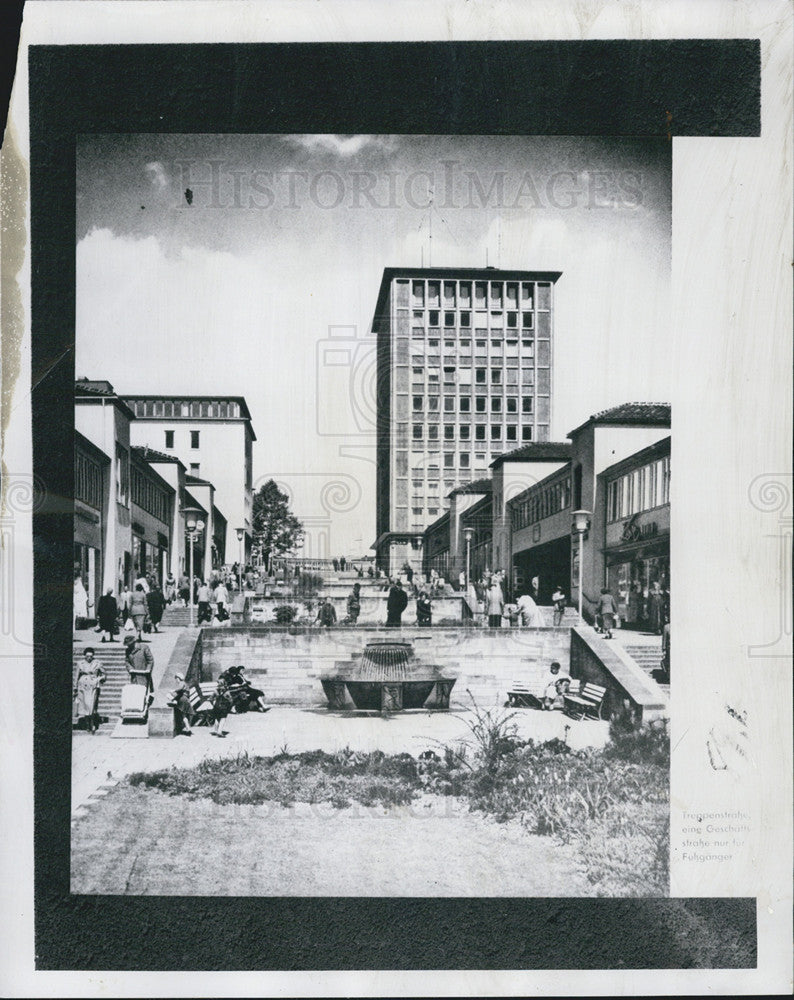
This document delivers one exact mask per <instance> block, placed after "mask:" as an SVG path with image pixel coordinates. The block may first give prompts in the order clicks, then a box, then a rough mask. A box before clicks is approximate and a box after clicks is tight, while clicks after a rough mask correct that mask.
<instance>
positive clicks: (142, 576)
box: [132, 572, 149, 594]
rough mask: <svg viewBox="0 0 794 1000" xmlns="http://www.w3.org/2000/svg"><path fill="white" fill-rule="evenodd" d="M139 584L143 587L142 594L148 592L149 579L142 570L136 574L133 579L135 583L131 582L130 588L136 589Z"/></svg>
mask: <svg viewBox="0 0 794 1000" xmlns="http://www.w3.org/2000/svg"><path fill="white" fill-rule="evenodd" d="M139 584H140V586H141V587H142V588H143V592H144V594H148V593H149V581H148V580H147V579H146V574H145V573H144V572H141V573H139V574H138V576H137V578H136V580H135V583H134V584H133V587H132V589H133V590H136V589H137V587H138V585H139Z"/></svg>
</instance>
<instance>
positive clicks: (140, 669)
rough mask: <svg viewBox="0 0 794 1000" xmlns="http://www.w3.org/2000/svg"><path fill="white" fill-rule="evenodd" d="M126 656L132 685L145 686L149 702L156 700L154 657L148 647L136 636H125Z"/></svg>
mask: <svg viewBox="0 0 794 1000" xmlns="http://www.w3.org/2000/svg"><path fill="white" fill-rule="evenodd" d="M124 655H125V659H126V664H127V673H128V674H129V676H130V684H144V685H145V686H146V693H147V696H148V699H149V701H150V702H151V701H152V699H153V698H154V683H153V681H152V671H153V670H154V656H153V655H152V651H151V649H149V647H148V646H144V645H142V643H141V641H140V640H139V639H136V638H135V636H134V635H125V636H124Z"/></svg>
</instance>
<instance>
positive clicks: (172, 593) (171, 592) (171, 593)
mask: <svg viewBox="0 0 794 1000" xmlns="http://www.w3.org/2000/svg"><path fill="white" fill-rule="evenodd" d="M175 600H176V580H175V578H174V574H173V573H169V574H168V576H167V577H166V578H165V603H166V604H167V605H168V606H169V607H170V606H171V605H172V604H173V603H174V601H175Z"/></svg>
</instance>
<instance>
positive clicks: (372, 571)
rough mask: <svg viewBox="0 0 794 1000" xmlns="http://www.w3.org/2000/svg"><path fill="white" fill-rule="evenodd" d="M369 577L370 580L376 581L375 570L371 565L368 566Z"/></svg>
mask: <svg viewBox="0 0 794 1000" xmlns="http://www.w3.org/2000/svg"><path fill="white" fill-rule="evenodd" d="M367 576H368V577H369V578H370V580H372V579H374V577H375V570H374V569H373V568H372V566H371V565H370V566H367Z"/></svg>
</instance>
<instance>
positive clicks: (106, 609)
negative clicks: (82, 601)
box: [96, 587, 119, 642]
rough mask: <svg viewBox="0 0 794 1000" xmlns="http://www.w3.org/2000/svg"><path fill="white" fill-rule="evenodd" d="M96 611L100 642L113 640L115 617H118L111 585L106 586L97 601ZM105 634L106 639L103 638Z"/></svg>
mask: <svg viewBox="0 0 794 1000" xmlns="http://www.w3.org/2000/svg"><path fill="white" fill-rule="evenodd" d="M96 613H97V618H98V619H99V627H100V629H101V630H102V642H105V641H107V642H115V641H116V640H115V639H114V638H113V634H114V632H115V631H116V619H117V618H118V614H119V608H118V604H117V603H116V598H115V597H114V596H113V588H112V587H108V589H107V591H106V592H105V593H104V594H103V595H102V596H101V597H100V598H99V600H98V601H97V609H96ZM105 635H107V640H106V639H105Z"/></svg>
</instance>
